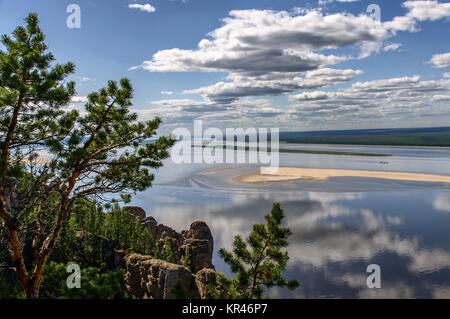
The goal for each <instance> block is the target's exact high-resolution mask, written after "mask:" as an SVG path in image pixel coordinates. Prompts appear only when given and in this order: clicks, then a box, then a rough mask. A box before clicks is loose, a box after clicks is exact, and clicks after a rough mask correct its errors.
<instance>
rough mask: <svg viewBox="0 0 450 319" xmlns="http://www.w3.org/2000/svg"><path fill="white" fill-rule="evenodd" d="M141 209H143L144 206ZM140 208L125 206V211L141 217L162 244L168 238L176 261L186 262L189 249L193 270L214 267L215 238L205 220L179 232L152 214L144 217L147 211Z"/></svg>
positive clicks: (179, 262) (178, 262) (162, 244)
mask: <svg viewBox="0 0 450 319" xmlns="http://www.w3.org/2000/svg"><path fill="white" fill-rule="evenodd" d="M138 208H139V207H138ZM139 209H140V210H142V211H143V209H142V208H139ZM140 210H137V209H136V207H126V208H125V211H128V212H129V213H130V214H132V215H133V216H135V217H136V218H139V219H140V220H141V223H142V225H145V226H146V227H148V229H149V230H150V233H151V234H152V236H153V238H154V239H155V241H156V242H160V245H161V246H164V245H165V244H166V238H167V240H168V241H169V242H170V246H171V249H172V251H173V254H174V258H175V263H177V264H184V261H185V258H186V251H189V254H190V264H191V267H190V268H191V270H192V272H194V273H196V272H198V271H200V270H202V269H203V268H211V269H214V265H213V264H212V257H213V249H214V239H213V237H212V234H211V230H210V229H209V227H208V225H207V224H206V223H205V222H203V221H196V222H193V223H192V224H191V226H190V228H189V230H183V231H181V233H178V232H177V231H175V230H174V229H172V228H170V227H169V226H166V225H164V224H158V223H157V221H156V219H155V218H153V217H151V216H148V217H142V216H145V211H144V214H142V212H141V211H140ZM138 211H139V213H138Z"/></svg>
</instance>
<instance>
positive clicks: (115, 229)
mask: <svg viewBox="0 0 450 319" xmlns="http://www.w3.org/2000/svg"><path fill="white" fill-rule="evenodd" d="M115 249H116V250H118V249H120V250H125V251H127V252H129V253H138V254H143V255H153V254H154V249H155V247H154V239H153V237H152V235H151V233H150V231H149V229H148V228H147V227H145V226H143V225H142V224H141V223H140V221H139V220H138V219H137V218H136V217H134V216H132V215H130V214H129V213H127V212H125V211H123V210H122V209H121V208H120V207H118V206H117V205H116V206H115V207H114V208H113V209H112V210H111V211H110V212H104V211H103V209H102V208H101V207H99V206H98V205H96V203H94V202H91V201H88V200H85V199H83V200H79V201H78V202H77V203H76V204H75V206H74V214H72V216H71V217H70V219H69V220H68V222H67V223H66V224H65V226H64V228H63V231H62V233H61V236H60V238H59V240H58V245H57V248H56V249H55V251H54V253H53V255H52V260H54V261H57V262H60V263H67V262H69V261H74V262H77V263H78V264H80V266H83V267H87V266H95V267H98V268H100V269H105V268H108V269H111V268H112V267H113V260H112V257H113V256H112V253H113V252H114V250H115Z"/></svg>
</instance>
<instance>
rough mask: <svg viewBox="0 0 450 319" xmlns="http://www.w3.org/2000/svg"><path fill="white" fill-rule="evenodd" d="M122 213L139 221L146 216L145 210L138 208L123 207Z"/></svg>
mask: <svg viewBox="0 0 450 319" xmlns="http://www.w3.org/2000/svg"><path fill="white" fill-rule="evenodd" d="M123 211H125V212H127V213H129V214H131V215H133V216H134V217H137V218H139V219H144V218H145V216H146V213H145V210H144V209H143V208H142V207H138V206H125V207H124V208H123Z"/></svg>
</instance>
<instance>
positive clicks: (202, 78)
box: [0, 0, 450, 133]
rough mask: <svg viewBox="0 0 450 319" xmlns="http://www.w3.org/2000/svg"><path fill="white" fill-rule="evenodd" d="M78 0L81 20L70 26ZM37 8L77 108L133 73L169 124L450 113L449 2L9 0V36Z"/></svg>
mask: <svg viewBox="0 0 450 319" xmlns="http://www.w3.org/2000/svg"><path fill="white" fill-rule="evenodd" d="M71 3H76V4H77V5H79V7H80V9H81V28H79V29H77V28H73V29H71V28H68V27H67V25H66V19H67V17H68V16H69V13H67V12H66V8H67V6H68V5H69V4H71ZM370 4H377V5H378V6H379V8H380V12H381V22H376V21H373V19H372V18H370V17H368V14H367V13H366V10H367V7H368V6H369V5H370ZM145 5H147V6H146V7H144V6H145ZM149 8H151V10H149ZM145 9H147V10H145ZM29 12H37V13H38V14H39V18H40V20H41V27H42V29H43V31H44V32H45V33H46V35H47V43H48V45H49V47H50V50H51V51H52V52H53V53H54V55H55V57H56V59H57V61H58V62H61V63H63V62H66V61H72V62H74V63H75V64H76V74H75V75H74V76H73V79H74V80H76V81H77V95H78V96H79V97H78V98H77V99H74V102H73V103H72V104H71V105H70V106H69V107H75V108H79V109H82V108H83V101H84V99H85V98H84V97H85V96H86V95H87V94H89V93H90V92H92V91H94V90H96V89H98V88H100V87H102V86H103V85H105V83H106V81H107V80H109V79H117V80H118V79H120V78H121V77H128V78H130V79H131V81H132V83H133V85H134V88H135V98H134V106H133V110H135V111H136V112H138V114H139V116H140V118H141V119H149V118H152V117H153V116H156V115H158V116H161V117H162V118H163V121H164V122H163V130H162V133H167V132H169V131H171V130H172V129H173V128H176V127H190V126H192V123H193V120H194V119H201V120H203V122H204V126H206V127H207V126H218V127H279V128H280V130H282V131H289V130H301V131H303V130H325V129H351V128H381V127H411V126H447V125H448V123H450V112H449V104H450V67H449V66H450V54H447V53H449V52H450V41H448V39H449V35H450V32H449V31H450V28H449V27H450V24H449V18H450V3H449V1H437V0H430V1H407V2H405V1H395V0H394V1H392V0H390V1H389V0H384V1H379V0H378V1H376V0H367V1H366V0H359V1H358V0H353V1H352V0H339V1H338V0H334V1H333V0H320V1H315V0H314V1H313V0H311V1H300V0H239V1H237V0H226V1H224V0H220V1H219V0H187V1H181V0H173V1H170V0H148V1H147V0H140V1H127V0H101V1H100V0H88V1H81V0H79V1H74V0H71V1H64V0H20V1H17V0H0V33H1V34H4V33H10V32H11V31H12V30H13V29H14V28H15V26H17V25H18V24H22V21H23V18H24V17H25V16H26V15H27V14H28V13H29ZM224 19H225V20H224ZM199 43H200V45H199ZM446 54H447V55H446Z"/></svg>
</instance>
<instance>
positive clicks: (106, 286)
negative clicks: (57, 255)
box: [40, 262, 126, 299]
mask: <svg viewBox="0 0 450 319" xmlns="http://www.w3.org/2000/svg"><path fill="white" fill-rule="evenodd" d="M67 266H68V264H57V263H55V262H50V263H49V264H48V265H47V267H46V269H45V273H44V280H43V282H42V286H41V289H40V297H41V298H59V299H67V298H69V299H111V298H125V297H126V294H125V293H124V290H123V287H122V278H123V270H118V271H113V272H108V273H100V271H99V269H98V268H95V267H87V268H82V269H81V288H68V287H67V282H66V281H67V277H68V276H69V275H70V274H68V273H67Z"/></svg>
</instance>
